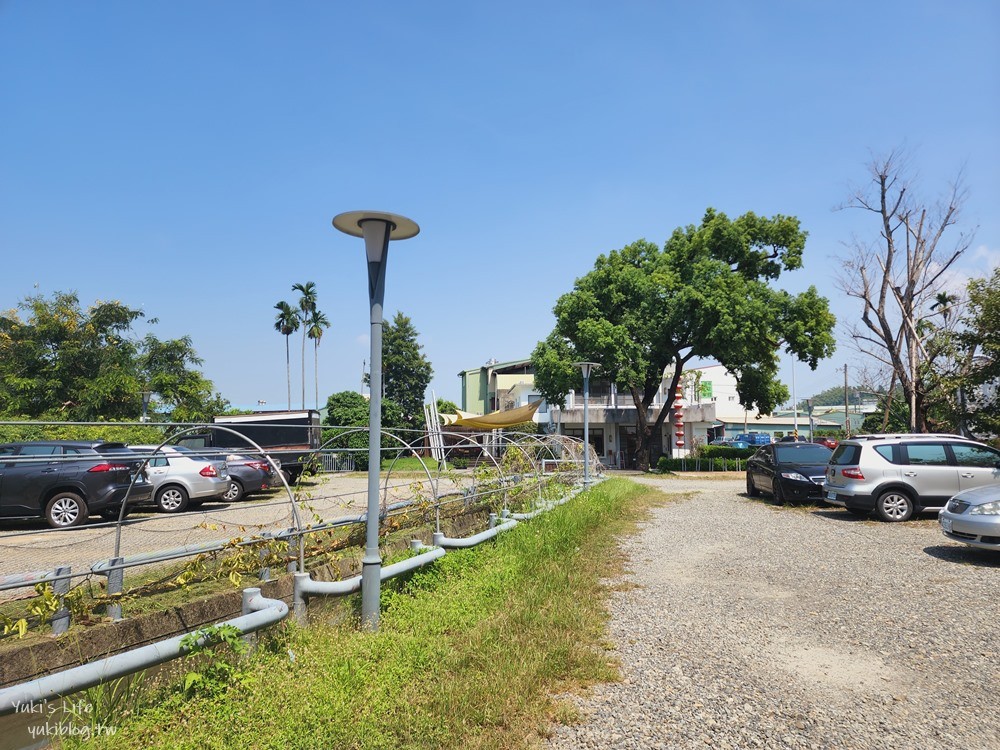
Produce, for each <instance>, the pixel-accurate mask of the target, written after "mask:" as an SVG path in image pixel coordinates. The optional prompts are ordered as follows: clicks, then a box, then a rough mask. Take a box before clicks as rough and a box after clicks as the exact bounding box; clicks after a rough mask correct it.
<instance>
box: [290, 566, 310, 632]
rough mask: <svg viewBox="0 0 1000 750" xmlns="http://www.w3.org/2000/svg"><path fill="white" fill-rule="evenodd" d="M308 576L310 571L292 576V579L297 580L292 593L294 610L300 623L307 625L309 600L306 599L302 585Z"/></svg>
mask: <svg viewBox="0 0 1000 750" xmlns="http://www.w3.org/2000/svg"><path fill="white" fill-rule="evenodd" d="M308 578H309V574H308V573H296V574H295V575H293V576H292V579H293V580H294V582H295V583H294V590H293V593H292V612H293V614H294V615H295V620H296V622H298V623H299V625H305V624H306V622H307V614H308V611H307V608H308V600H307V599H306V595H305V594H304V593H303V592H302V587H303V584H304V583H305V581H306V580H307V579H308Z"/></svg>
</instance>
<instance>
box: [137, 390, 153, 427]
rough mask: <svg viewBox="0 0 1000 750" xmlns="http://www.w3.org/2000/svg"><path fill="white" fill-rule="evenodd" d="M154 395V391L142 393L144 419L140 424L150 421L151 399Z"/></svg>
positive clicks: (141, 419)
mask: <svg viewBox="0 0 1000 750" xmlns="http://www.w3.org/2000/svg"><path fill="white" fill-rule="evenodd" d="M152 395H153V392H152V391H142V417H141V418H140V419H139V421H140V422H148V421H149V398H150V396H152Z"/></svg>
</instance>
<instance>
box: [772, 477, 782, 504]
mask: <svg viewBox="0 0 1000 750" xmlns="http://www.w3.org/2000/svg"><path fill="white" fill-rule="evenodd" d="M771 492H772V493H773V494H774V502H775V503H776V504H777V505H784V504H785V491H784V490H783V489H781V482H778V481H776V480H773V479H772V480H771Z"/></svg>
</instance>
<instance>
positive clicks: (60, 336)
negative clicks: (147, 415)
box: [0, 292, 228, 421]
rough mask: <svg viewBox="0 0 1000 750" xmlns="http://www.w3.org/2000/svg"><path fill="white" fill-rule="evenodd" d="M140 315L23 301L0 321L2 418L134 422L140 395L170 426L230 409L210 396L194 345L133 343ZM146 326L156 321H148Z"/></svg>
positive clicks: (58, 301) (69, 299) (150, 338)
mask: <svg viewBox="0 0 1000 750" xmlns="http://www.w3.org/2000/svg"><path fill="white" fill-rule="evenodd" d="M141 317H143V313H142V311H141V310H135V309H132V308H130V307H128V306H126V305H123V304H122V303H120V302H101V301H98V302H95V303H94V304H93V305H92V306H91V307H89V308H88V309H86V310H84V309H82V308H81V306H80V301H79V298H78V296H77V295H76V294H75V293H72V292H57V293H55V294H54V295H52V297H49V298H47V297H44V296H41V295H38V296H32V297H27V298H26V299H25V300H23V301H22V302H21V303H20V305H19V306H18V308H17V309H15V310H9V311H7V312H6V313H3V314H2V315H0V413H3V414H4V415H5V416H8V417H28V418H33V419H34V418H61V419H66V420H74V421H98V420H128V419H136V418H137V417H138V416H139V415H140V414H141V412H142V393H143V391H150V392H152V393H153V394H154V395H155V401H154V408H155V410H156V411H157V413H158V414H159V416H161V417H165V418H169V419H173V420H175V421H203V420H205V419H208V418H209V417H211V415H212V414H214V413H219V412H221V411H222V410H224V409H225V408H227V407H228V404H227V402H226V401H225V400H224V399H223V398H222V397H221V396H219V394H217V393H215V392H214V391H213V387H212V383H211V381H209V380H207V379H205V377H204V376H203V375H202V374H201V372H199V371H198V370H197V369H196V367H197V366H199V365H200V364H201V359H199V358H198V356H197V353H196V352H195V350H194V348H193V346H192V345H191V339H190V338H189V337H187V336H185V337H182V338H179V339H170V340H166V341H164V340H161V339H159V338H157V337H156V336H154V335H152V334H147V335H146V336H145V337H144V338H141V339H140V338H138V337H137V336H136V335H135V333H134V331H133V324H134V323H135V322H136V321H137V320H138V319H139V318H141ZM151 322H155V319H153V320H152V321H151Z"/></svg>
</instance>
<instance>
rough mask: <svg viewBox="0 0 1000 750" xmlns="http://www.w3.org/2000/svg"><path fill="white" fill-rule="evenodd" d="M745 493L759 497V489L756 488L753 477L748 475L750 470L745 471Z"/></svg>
mask: <svg viewBox="0 0 1000 750" xmlns="http://www.w3.org/2000/svg"><path fill="white" fill-rule="evenodd" d="M747 494H748V495H749V496H750V497H759V496H760V490H758V489H757V485H755V484H754V483H753V478H752V477H751V476H750V472H749V471H748V472H747Z"/></svg>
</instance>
